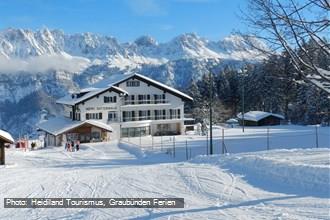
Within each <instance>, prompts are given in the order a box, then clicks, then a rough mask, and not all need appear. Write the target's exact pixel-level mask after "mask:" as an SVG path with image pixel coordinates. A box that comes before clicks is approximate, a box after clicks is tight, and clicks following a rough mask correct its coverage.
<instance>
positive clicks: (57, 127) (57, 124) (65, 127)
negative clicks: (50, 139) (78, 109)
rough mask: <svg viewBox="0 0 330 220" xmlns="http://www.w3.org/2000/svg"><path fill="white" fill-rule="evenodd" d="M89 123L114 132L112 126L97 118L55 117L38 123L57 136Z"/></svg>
mask: <svg viewBox="0 0 330 220" xmlns="http://www.w3.org/2000/svg"><path fill="white" fill-rule="evenodd" d="M85 124H89V125H92V126H95V127H98V128H102V129H104V130H107V131H110V132H112V130H113V129H112V127H111V126H110V125H108V124H105V123H103V122H101V121H96V120H86V121H72V120H71V119H69V118H65V117H55V118H51V119H49V120H48V121H44V122H41V123H39V124H38V125H37V127H38V128H39V129H40V130H43V131H46V132H47V133H50V134H53V135H55V136H57V135H59V134H63V133H65V132H67V131H70V130H72V129H75V128H77V127H80V126H82V125H85Z"/></svg>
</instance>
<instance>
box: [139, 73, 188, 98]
mask: <svg viewBox="0 0 330 220" xmlns="http://www.w3.org/2000/svg"><path fill="white" fill-rule="evenodd" d="M135 75H136V76H139V77H141V78H143V79H145V80H147V81H149V82H152V83H154V84H157V85H159V86H161V87H163V88H165V89H167V90H169V91H172V92H174V93H176V94H179V95H181V96H183V97H185V98H187V99H189V100H193V98H192V97H190V96H189V95H187V94H185V93H183V92H180V91H179V90H177V89H174V88H172V87H169V86H167V85H165V84H163V83H161V82H158V81H156V80H153V79H150V78H149V77H146V76H143V75H141V74H138V73H136V74H135Z"/></svg>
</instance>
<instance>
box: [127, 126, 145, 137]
mask: <svg viewBox="0 0 330 220" xmlns="http://www.w3.org/2000/svg"><path fill="white" fill-rule="evenodd" d="M146 135H150V126H146V127H137V128H122V129H121V137H139V136H146Z"/></svg>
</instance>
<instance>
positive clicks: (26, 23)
mask: <svg viewBox="0 0 330 220" xmlns="http://www.w3.org/2000/svg"><path fill="white" fill-rule="evenodd" d="M245 2H246V1H245V0H26V1H24V0H9V1H0V14H1V20H0V29H4V28H8V27H14V28H26V29H32V30H37V29H41V28H43V27H48V28H50V29H55V28H56V29H62V30H63V31H65V32H67V33H78V32H93V33H99V34H104V35H111V36H114V37H116V38H118V40H119V41H121V42H126V41H133V40H134V39H136V38H137V37H139V36H141V35H150V36H153V37H154V38H156V39H157V40H158V41H161V42H162V41H167V40H169V39H171V38H173V37H175V36H177V35H179V34H182V33H187V32H193V33H196V34H198V35H200V36H202V37H206V38H208V39H211V40H219V39H222V38H223V37H225V36H227V35H229V34H230V33H231V32H232V31H233V30H244V24H242V22H241V21H240V18H239V17H238V15H239V12H240V11H239V8H244V7H245Z"/></svg>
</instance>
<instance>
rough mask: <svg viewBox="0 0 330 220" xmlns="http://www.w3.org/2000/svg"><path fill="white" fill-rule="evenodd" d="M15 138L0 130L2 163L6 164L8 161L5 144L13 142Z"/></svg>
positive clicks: (0, 162)
mask: <svg viewBox="0 0 330 220" xmlns="http://www.w3.org/2000/svg"><path fill="white" fill-rule="evenodd" d="M13 143H14V139H13V138H12V136H11V135H10V134H9V133H8V132H6V131H3V130H0V165H4V164H5V162H6V157H5V144H13Z"/></svg>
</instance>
